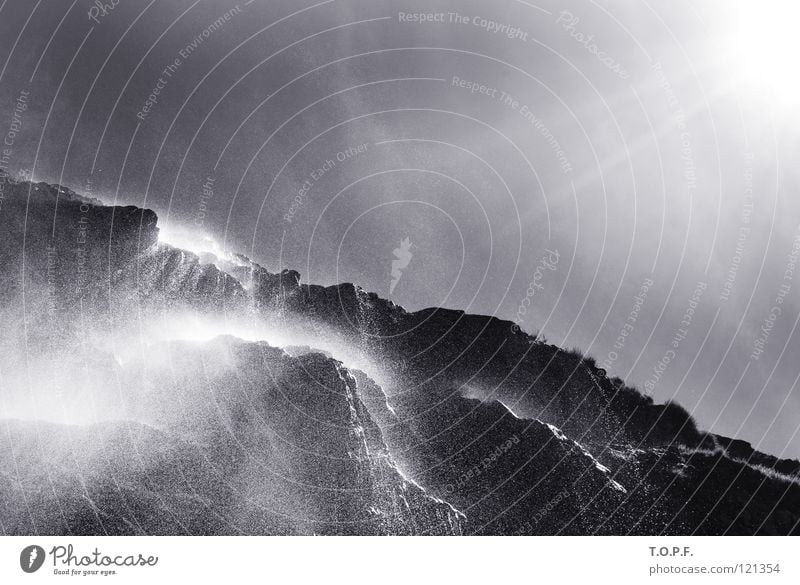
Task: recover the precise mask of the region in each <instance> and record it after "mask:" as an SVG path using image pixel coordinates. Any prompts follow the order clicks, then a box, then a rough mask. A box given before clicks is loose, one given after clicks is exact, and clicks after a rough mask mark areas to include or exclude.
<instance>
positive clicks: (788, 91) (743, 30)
mask: <svg viewBox="0 0 800 585" xmlns="http://www.w3.org/2000/svg"><path fill="white" fill-rule="evenodd" d="M729 6H730V9H731V10H732V11H734V14H733V16H734V23H735V26H734V27H733V28H734V31H733V42H732V44H733V48H734V51H733V52H732V54H731V55H730V56H731V57H733V67H734V68H735V69H736V70H737V71H738V72H739V79H740V80H741V82H742V83H744V84H746V85H748V86H750V89H754V90H757V91H761V92H769V93H770V94H772V97H773V98H775V99H777V100H779V101H788V102H798V101H800V76H798V73H797V72H798V61H799V60H800V51H798V49H797V43H798V32H800V0H735V1H734V2H731V3H730V5H729Z"/></svg>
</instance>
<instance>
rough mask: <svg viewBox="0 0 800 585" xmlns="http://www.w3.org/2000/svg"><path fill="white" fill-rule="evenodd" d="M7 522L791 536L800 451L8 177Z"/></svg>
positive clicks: (126, 212) (16, 529)
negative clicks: (757, 443)
mask: <svg viewBox="0 0 800 585" xmlns="http://www.w3.org/2000/svg"><path fill="white" fill-rule="evenodd" d="M0 228H1V229H2V230H3V233H4V234H6V236H5V239H4V241H3V243H2V245H0V262H2V266H3V271H2V282H0V285H1V287H0V301H2V306H0V315H2V319H3V325H4V327H3V332H2V334H0V367H2V384H3V388H2V392H3V399H4V400H3V402H2V403H0V416H2V418H5V419H6V420H5V421H4V422H2V423H0V424H2V425H3V426H5V427H6V430H7V432H6V433H4V434H2V437H3V438H2V440H3V441H4V444H3V448H2V450H0V453H2V456H0V457H2V460H1V461H0V471H2V473H3V477H4V483H3V485H2V486H0V493H1V494H2V497H0V526H1V527H2V528H3V530H4V531H5V532H8V533H16V534H28V533H59V534H60V533H84V534H92V533H100V534H102V533H105V532H107V533H114V534H116V533H144V532H148V533H150V532H153V533H161V534H172V533H181V534H182V533H190V534H216V533H225V534H237V533H259V534H284V533H286V534H311V533H320V534H460V533H470V534H472V533H486V534H557V533H559V534H561V533H568V534H593V533H601V534H603V533H612V534H616V533H622V534H625V533H638V534H660V533H670V534H688V533H705V534H722V533H731V534H756V533H769V534H788V533H794V532H797V531H798V525H797V524H798V520H800V486H798V477H799V476H800V463H798V462H797V461H793V460H779V459H776V458H774V457H771V456H769V455H766V454H763V453H759V452H756V451H754V450H753V449H752V448H751V447H750V446H749V445H748V444H746V443H744V442H742V441H736V440H733V439H728V438H723V437H718V436H715V435H711V434H708V433H704V432H702V431H700V430H699V429H697V427H696V425H695V424H694V421H692V419H691V417H690V416H689V415H688V414H687V413H686V412H685V411H684V410H683V409H682V408H680V407H679V406H678V405H675V404H666V405H658V404H654V403H653V402H652V400H650V399H649V398H647V397H645V396H643V395H641V394H640V393H639V392H637V391H636V390H635V389H633V388H629V387H627V386H626V385H625V384H624V382H623V381H622V380H618V379H608V378H606V377H605V375H604V373H603V372H602V371H601V370H598V369H597V368H596V367H595V365H594V362H593V361H592V360H590V359H584V358H583V357H582V356H579V355H576V354H573V353H570V352H565V351H563V350H562V349H560V348H557V347H554V346H551V345H548V344H546V343H542V342H541V341H540V340H538V339H536V338H535V337H532V336H529V335H527V334H525V333H524V332H521V331H519V330H518V329H516V328H514V327H513V326H512V324H511V323H509V322H505V321H501V320H498V319H495V318H491V317H483V316H477V315H468V314H465V313H463V312H460V311H452V310H445V309H428V310H424V311H419V312H415V313H408V312H406V311H405V310H404V309H403V308H402V307H399V306H396V305H394V304H393V303H391V302H390V301H386V300H384V299H381V298H379V297H377V296H376V295H374V294H371V293H367V292H365V291H363V290H361V289H360V288H359V287H357V286H354V285H352V284H342V285H338V286H334V287H320V286H316V285H309V284H303V283H301V280H300V275H299V274H298V273H296V272H294V271H284V272H283V273H282V274H271V273H269V272H268V271H266V270H264V269H263V268H262V267H260V266H258V265H257V264H255V263H253V262H251V261H250V260H249V259H247V258H245V257H243V256H229V257H209V256H208V255H206V256H204V257H203V258H202V259H201V258H200V257H198V256H197V255H195V254H193V253H191V252H188V251H186V250H181V249H178V248H175V247H172V246H170V245H168V244H165V243H163V242H160V241H159V233H158V231H159V230H158V227H157V218H156V216H155V214H154V213H153V212H151V211H148V210H141V209H138V208H134V207H114V208H112V207H105V206H103V205H101V204H99V202H96V201H90V200H86V199H83V198H82V197H80V196H79V195H77V194H75V193H73V192H71V191H69V190H67V189H63V188H59V187H54V186H50V185H45V184H30V183H14V182H13V181H12V182H11V183H10V185H9V189H8V190H7V196H6V199H5V201H4V206H3V209H2V212H0Z"/></svg>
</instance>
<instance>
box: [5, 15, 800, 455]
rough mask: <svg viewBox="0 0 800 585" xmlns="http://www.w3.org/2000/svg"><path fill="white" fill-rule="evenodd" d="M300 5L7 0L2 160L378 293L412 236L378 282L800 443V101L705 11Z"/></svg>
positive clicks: (715, 418)
mask: <svg viewBox="0 0 800 585" xmlns="http://www.w3.org/2000/svg"><path fill="white" fill-rule="evenodd" d="M314 4H315V2H314V1H313V0H311V1H309V2H303V3H300V2H296V1H294V0H293V1H288V0H284V1H272V0H270V1H260V0H255V1H254V2H252V3H251V4H249V5H245V3H244V2H243V1H241V0H240V2H239V5H238V8H236V3H235V2H222V1H216V0H214V1H209V0H204V1H200V2H197V3H194V2H188V1H174V0H170V1H169V2H157V3H153V4H149V3H147V2H144V1H137V2H134V1H132V0H120V2H119V4H118V5H117V6H116V7H115V8H114V9H113V10H108V11H107V12H106V13H105V14H104V15H103V14H100V13H98V14H96V15H95V19H94V20H92V19H90V18H89V10H90V9H91V7H92V6H94V4H93V3H92V2H89V1H88V0H78V1H77V2H75V3H74V4H73V5H72V8H71V9H70V3H68V2H62V3H56V2H52V1H47V0H45V1H44V2H41V3H39V4H34V3H32V2H28V1H22V0H9V1H8V2H7V3H6V4H5V5H4V7H3V9H2V12H0V30H2V32H3V34H2V35H0V64H4V65H5V67H4V69H2V77H1V78H0V103H2V104H3V112H4V113H3V120H4V122H3V125H4V126H5V125H7V124H10V123H11V122H12V115H13V111H14V107H15V104H16V102H17V99H18V97H19V96H20V93H21V92H23V91H28V92H29V93H30V102H29V107H28V109H27V110H26V111H25V112H24V113H23V114H22V116H21V122H22V129H21V131H20V132H19V133H18V134H17V135H16V136H15V139H14V144H13V147H12V153H11V154H10V156H9V163H8V165H7V166H8V168H9V169H10V171H11V172H12V173H13V174H16V173H17V172H19V171H24V170H30V169H33V174H34V177H35V178H36V179H39V180H46V181H49V182H62V183H64V184H67V185H69V186H71V187H73V188H74V189H76V190H79V191H86V190H87V185H90V187H91V190H92V192H93V193H94V194H95V195H97V196H100V197H102V198H103V199H104V200H107V201H114V200H118V201H122V202H125V203H134V204H137V205H147V206H150V207H153V208H154V209H156V210H157V211H158V212H159V213H160V215H161V216H162V221H163V222H164V223H165V225H166V226H167V227H168V228H172V229H173V230H174V229H175V228H176V227H177V226H183V227H186V226H189V227H191V226H194V229H196V230H198V231H203V232H205V233H208V234H210V235H211V236H213V237H214V238H216V239H217V240H219V241H220V242H225V244H224V245H225V246H226V247H229V248H232V249H238V250H241V251H243V252H245V253H247V254H248V255H251V256H252V257H253V258H254V259H255V260H257V261H259V262H261V263H263V264H264V265H265V266H267V267H268V268H270V269H273V270H277V269H279V268H280V267H292V268H295V269H297V270H299V271H300V272H301V273H303V276H304V278H305V279H306V280H310V281H313V282H319V283H333V282H337V281H355V282H357V283H359V284H361V285H362V286H363V287H364V288H365V289H369V290H373V291H375V292H378V293H379V294H381V295H382V296H389V287H390V282H391V280H392V275H391V270H392V261H393V260H394V259H395V256H394V255H393V250H395V249H396V248H398V246H399V245H400V243H401V241H402V240H403V239H404V238H409V239H410V241H411V242H412V244H413V247H412V248H411V253H412V254H413V256H412V258H411V260H410V261H409V263H408V265H407V266H406V267H405V268H404V269H403V271H402V278H401V280H399V281H398V283H397V284H396V287H395V288H394V291H393V293H392V294H391V298H392V300H394V301H395V302H397V303H399V304H402V305H404V306H406V307H407V308H410V309H419V308H423V307H427V306H433V305H444V306H448V307H455V308H463V309H466V310H468V311H470V312H476V313H485V314H495V315H498V316H500V317H503V318H506V319H516V320H517V321H518V322H519V323H520V324H521V326H522V327H523V328H524V329H526V330H529V331H536V330H539V329H542V330H543V331H544V333H545V335H546V336H547V337H548V339H549V340H550V341H551V342H553V343H557V344H559V345H562V346H566V347H573V346H576V347H579V348H581V349H582V350H587V351H588V352H589V353H591V354H592V355H594V356H595V357H596V358H597V361H598V362H599V363H601V364H602V363H604V362H605V363H606V364H607V365H608V366H609V368H608V369H609V372H610V373H612V374H615V375H620V376H622V377H624V378H626V380H628V381H629V382H631V383H632V384H635V385H637V386H638V387H639V388H640V389H642V390H645V389H646V388H650V387H652V393H653V394H654V396H655V398H656V399H658V400H666V399H670V398H675V399H677V400H678V401H679V402H681V403H682V404H683V405H684V406H686V407H687V408H688V409H689V410H691V411H692V412H693V414H694V415H695V416H696V417H697V418H698V420H699V422H700V425H701V426H702V427H705V428H711V429H712V430H714V431H716V432H719V433H722V434H728V435H735V436H737V437H741V438H744V439H746V440H749V441H751V442H752V443H753V444H754V445H756V446H759V447H760V448H762V449H764V450H767V451H769V452H772V453H774V454H783V455H787V456H795V457H796V456H798V455H800V436H798V434H796V431H797V429H798V417H797V413H798V412H799V411H800V395H798V392H797V391H796V389H795V386H794V385H795V381H796V378H797V376H798V373H800V364H798V362H797V359H796V355H797V353H798V349H799V348H800V346H799V345H798V344H799V343H800V341H798V335H797V334H796V332H795V331H794V328H795V325H796V321H797V318H798V311H799V310H800V308H799V307H798V300H797V299H798V293H800V283H795V284H794V285H792V283H791V281H789V280H788V279H786V280H785V279H784V274H785V271H786V269H787V265H790V264H791V258H790V257H791V254H792V249H793V242H794V241H795V239H796V238H797V237H798V234H800V231H798V223H800V209H799V207H800V200H799V199H798V198H797V197H796V192H797V188H796V186H797V185H798V176H797V175H798V168H797V166H796V165H794V166H793V165H791V164H790V162H791V158H790V157H791V154H792V153H794V154H795V156H796V153H797V152H798V135H799V134H800V133H799V132H798V116H797V115H796V114H793V113H791V112H792V110H793V108H792V105H795V106H796V104H797V101H799V100H798V94H797V92H796V91H795V90H796V88H795V90H793V89H792V88H789V87H788V86H782V85H780V83H779V82H780V79H779V77H780V71H779V70H778V73H777V74H774V77H775V79H774V81H775V82H776V87H775V95H774V96H771V95H770V92H769V89H768V88H767V87H766V86H759V85H757V84H756V85H753V84H752V83H749V82H747V81H746V82H741V83H740V82H739V80H738V79H737V78H736V76H735V75H734V73H733V72H735V71H737V63H736V61H735V60H731V59H730V57H731V55H734V54H735V53H736V51H737V50H740V49H742V47H738V49H737V47H733V46H731V44H730V40H729V38H730V36H731V35H732V33H733V32H735V30H736V29H735V25H736V23H735V19H734V18H733V16H732V13H733V12H734V11H733V10H732V9H730V8H729V5H728V4H723V3H718V2H699V1H698V2H677V3H669V4H668V5H667V4H663V3H654V2H643V1H639V2H601V3H592V2H566V3H555V2H539V1H537V2H522V1H514V0H500V1H492V2H489V1H488V0H484V1H480V2H478V1H456V0H449V1H448V0H438V1H437V2H421V1H418V2H411V1H409V2H401V1H395V0H392V1H366V0H352V1H346V0H344V1H339V0H337V1H336V2H328V3H324V2H323V3H321V4H320V5H317V6H316V7H312V6H314ZM34 6H36V8H35V10H34V12H33V13H31V10H32V9H33V7H34ZM565 11H566V12H565ZM420 12H423V13H435V14H441V15H442V16H440V17H436V18H435V19H428V20H430V21H429V22H422V23H420V22H416V20H418V18H417V17H414V16H412V15H414V14H417V13H420ZM455 13H458V15H459V17H455V16H453V14H455ZM226 14H227V17H225V16H224V15H226ZM65 15H66V16H65ZM407 15H408V16H407ZM221 17H222V21H219V20H218V19H220V18H221ZM462 17H463V18H462ZM62 18H63V21H62ZM775 18H778V15H775ZM281 19H283V20H281ZM215 21H217V24H214V23H215ZM26 22H27V24H26ZM273 23H275V24H273ZM270 25H272V26H270ZM23 26H24V29H23ZM265 27H269V28H267V29H266V30H264V29H265ZM503 27H505V28H503ZM18 35H19V38H18V39H17V36H18ZM590 35H591V38H589V37H590ZM762 40H763V39H762ZM753 42H759V39H755V40H754V41H753ZM193 43H194V46H193V47H192V45H193ZM762 44H763V43H762ZM12 47H13V53H12V52H11V49H12ZM46 47H47V50H46V51H45V48H46ZM79 49H80V50H79ZM744 49H746V50H749V49H748V47H744ZM176 59H177V60H178V62H177V63H176ZM726 60H728V61H731V62H730V63H728V64H726V63H725V61H726ZM170 64H172V68H171V69H169V70H167V69H165V68H166V67H167V66H168V65H170ZM37 65H38V68H37ZM0 66H2V65H0ZM789 75H790V73H788V72H787V73H786V76H787V77H788V76H789ZM154 89H158V91H159V94H158V95H157V96H156V101H155V103H151V104H150V108H149V111H147V112H144V111H143V108H145V106H146V105H147V100H148V96H149V95H150V94H151V93H153V91H154ZM794 109H796V108H794ZM137 113H140V114H141V115H140V116H139V117H137ZM142 118H143V119H142ZM5 131H6V128H4V129H3V132H4V133H5ZM126 157H127V162H125V161H126ZM95 160H96V164H94V165H93V163H94V161H95ZM218 161H219V164H218V165H217V162H218ZM123 163H124V168H123ZM215 166H216V168H215ZM209 178H210V179H213V180H212V181H209V180H208V179H209ZM204 183H205V184H206V185H207V188H206V190H205V192H204V190H203V185H204ZM145 197H146V200H145ZM552 252H557V253H558V262H557V263H552V262H550V263H548V266H549V267H546V268H544V269H542V259H543V258H545V257H547V256H548V254H552ZM537 267H538V268H539V270H538V272H537ZM648 279H652V283H653V284H652V286H649V287H648V290H647V294H646V298H645V299H644V301H642V297H641V296H639V293H640V289H641V287H642V285H643V283H645V282H647V281H648ZM530 283H534V284H535V285H534V286H530V287H529V285H530ZM781 285H792V286H791V287H790V289H789V290H788V291H786V295H785V296H784V297H781V299H782V300H781V302H778V300H777V299H778V297H779V293H780V290H781V288H780V287H781ZM698 287H699V292H696V291H698ZM526 291H528V292H526ZM531 293H532V294H531ZM637 296H639V300H637ZM526 299H527V300H526ZM520 307H523V309H522V311H524V312H525V314H524V315H522V314H521V310H520ZM775 308H778V309H779V312H780V314H779V315H778V314H777V312H778V311H776V310H775ZM689 309H691V311H688V310H689ZM637 311H638V312H637ZM687 311H688V312H689V313H690V314H689V315H688V316H689V317H690V319H688V320H686V319H685V317H687ZM632 312H634V313H635V314H636V318H635V322H634V321H633V320H632V319H631V318H629V317H631V313H632ZM771 315H773V317H772V318H771V317H770V316H771ZM682 321H685V322H684V323H683V324H682ZM689 321H691V323H690V324H689ZM626 323H627V324H628V325H629V326H628V327H626ZM762 327H764V329H766V332H765V331H764V330H763V329H762ZM681 329H684V330H685V331H683V332H681ZM623 331H625V334H623V333H622V332H623ZM620 336H622V338H623V339H624V341H622V342H619V341H618V340H619V338H620ZM676 336H677V337H678V338H679V339H677V340H676ZM684 337H685V338H684ZM759 340H760V341H759ZM615 342H616V343H617V346H616V347H615ZM754 349H756V350H757V351H756V352H755V354H754ZM756 354H758V355H756ZM756 358H757V359H756ZM667 361H668V362H669V363H668V364H667V363H666V362H667ZM660 362H661V364H662V365H661V366H659V363H660ZM654 369H659V370H660V372H659V373H656V372H655V371H654Z"/></svg>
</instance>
